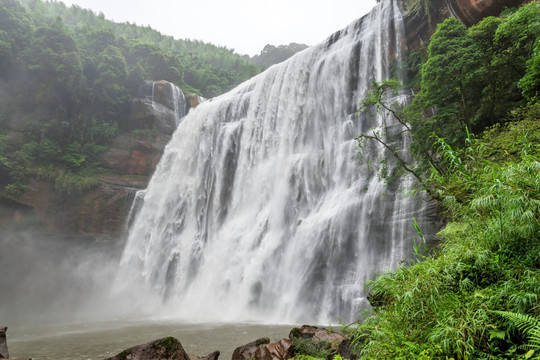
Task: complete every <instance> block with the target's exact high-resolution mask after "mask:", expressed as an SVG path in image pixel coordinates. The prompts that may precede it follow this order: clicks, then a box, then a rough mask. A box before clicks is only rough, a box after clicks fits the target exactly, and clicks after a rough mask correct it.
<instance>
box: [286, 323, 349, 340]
mask: <svg viewBox="0 0 540 360" xmlns="http://www.w3.org/2000/svg"><path fill="white" fill-rule="evenodd" d="M294 338H298V339H312V340H313V341H328V342H329V343H336V344H340V343H341V342H342V341H343V340H344V339H345V337H344V336H343V335H341V334H338V333H336V332H333V331H331V330H328V329H325V328H320V327H317V326H310V325H303V326H302V327H300V328H294V329H292V330H291V332H290V333H289V339H291V340H293V339H294Z"/></svg>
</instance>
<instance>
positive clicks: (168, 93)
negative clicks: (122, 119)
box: [130, 80, 188, 135]
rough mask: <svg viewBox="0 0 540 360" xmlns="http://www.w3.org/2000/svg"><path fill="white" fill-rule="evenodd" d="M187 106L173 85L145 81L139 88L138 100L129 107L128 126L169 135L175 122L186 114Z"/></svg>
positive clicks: (181, 94)
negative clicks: (129, 117) (129, 118)
mask: <svg viewBox="0 0 540 360" xmlns="http://www.w3.org/2000/svg"><path fill="white" fill-rule="evenodd" d="M187 106H188V103H187V99H186V96H185V95H184V93H183V92H182V90H180V89H179V88H178V87H176V86H175V85H174V84H172V83H170V82H167V81H163V80H160V81H150V80H147V81H145V82H144V83H143V84H142V85H141V86H140V87H139V98H137V99H135V100H133V103H132V105H131V121H130V125H131V126H132V127H133V128H135V129H156V130H157V131H159V132H160V133H162V134H167V135H171V134H172V133H173V132H174V130H176V126H177V125H178V124H177V120H179V119H180V118H181V117H183V116H184V115H185V114H186V113H187Z"/></svg>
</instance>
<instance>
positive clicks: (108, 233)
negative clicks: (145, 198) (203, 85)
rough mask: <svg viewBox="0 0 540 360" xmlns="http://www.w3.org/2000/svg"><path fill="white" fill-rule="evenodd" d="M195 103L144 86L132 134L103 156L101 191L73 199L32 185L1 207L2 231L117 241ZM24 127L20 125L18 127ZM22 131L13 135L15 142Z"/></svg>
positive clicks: (159, 86)
mask: <svg viewBox="0 0 540 360" xmlns="http://www.w3.org/2000/svg"><path fill="white" fill-rule="evenodd" d="M197 104H198V98H197V97H193V98H190V97H187V96H185V95H184V94H183V93H182V91H181V90H180V89H179V88H178V87H176V86H175V85H173V84H171V83H169V82H167V81H145V82H144V83H143V84H142V85H141V86H140V88H139V94H138V97H137V98H135V99H134V100H133V102H132V106H131V115H130V120H129V124H128V126H129V130H130V131H128V132H124V133H122V134H121V135H119V136H118V137H117V138H116V139H115V140H114V141H113V143H112V145H111V147H110V148H109V149H108V150H107V151H106V152H105V153H104V154H103V156H102V159H101V165H102V167H103V168H105V169H107V171H105V172H104V173H103V174H101V175H99V184H98V186H97V187H95V188H93V189H91V190H89V191H86V192H84V193H83V194H80V195H77V196H72V195H65V194H61V193H59V192H58V191H56V190H55V188H54V185H53V184H51V183H50V182H48V181H47V180H45V179H32V180H31V181H30V183H29V185H28V187H27V190H26V192H25V193H24V194H23V195H22V196H21V197H20V198H18V199H17V200H16V201H13V200H6V199H4V200H2V201H0V225H2V223H3V224H4V225H9V226H10V227H15V228H26V227H29V226H34V227H37V228H38V229H39V230H40V232H44V233H46V234H54V235H60V234H61V235H66V236H78V237H91V238H113V239H116V238H119V237H120V235H121V233H122V232H123V230H124V226H125V223H126V218H127V216H128V214H129V210H130V208H131V203H132V200H133V198H134V196H135V193H136V192H137V191H138V190H140V189H144V188H145V187H146V185H147V184H148V181H149V180H150V177H151V176H152V174H153V172H154V170H155V168H156V165H157V163H158V162H159V159H160V157H161V154H162V153H163V149H164V148H165V145H166V144H167V143H168V141H169V139H170V137H171V134H172V133H173V132H174V130H175V129H176V127H177V125H178V122H179V121H180V119H181V118H182V117H183V116H184V115H185V114H186V113H187V111H188V109H189V108H190V107H193V106H196V105H197ZM14 123H15V124H18V126H19V127H20V124H21V122H20V121H14ZM21 131H24V129H18V128H14V129H11V130H10V132H9V133H10V134H14V135H12V137H13V138H16V136H15V135H17V134H18V133H19V132H21Z"/></svg>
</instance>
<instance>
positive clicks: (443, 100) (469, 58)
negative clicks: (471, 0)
mask: <svg viewBox="0 0 540 360" xmlns="http://www.w3.org/2000/svg"><path fill="white" fill-rule="evenodd" d="M480 65H481V55H480V51H479V48H478V47H477V46H476V44H475V43H474V41H473V40H472V39H471V37H470V36H469V35H468V34H467V28H466V27H465V26H464V25H463V24H462V23H461V22H460V21H459V20H458V19H456V18H449V19H446V20H445V21H444V22H443V23H441V24H439V25H438V26H437V31H436V32H435V33H434V34H433V36H432V37H431V40H430V43H429V46H428V58H427V61H426V63H425V64H424V65H423V66H422V81H421V91H420V94H419V96H417V97H416V98H415V101H416V103H417V104H418V105H419V106H420V107H421V109H422V110H424V111H427V110H431V111H432V112H433V115H432V116H431V117H430V119H429V121H424V122H423V124H421V126H419V127H418V128H419V129H418V130H419V131H420V133H421V137H422V138H423V139H426V140H427V139H428V138H429V137H430V136H431V135H432V134H436V135H438V136H440V137H443V138H445V139H446V140H447V141H448V142H449V143H450V144H451V145H452V146H453V145H457V144H461V143H462V140H463V138H464V137H465V136H466V130H465V128H466V127H468V128H469V129H472V128H473V126H472V124H471V119H472V116H473V113H474V109H472V104H471V99H474V98H475V95H476V94H475V93H474V92H473V89H474V86H472V85H473V83H474V81H475V80H476V79H475V78H476V76H477V75H478V70H477V69H478V68H479V67H480ZM441 131H444V133H442V132H441Z"/></svg>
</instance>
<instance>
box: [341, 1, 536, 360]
mask: <svg viewBox="0 0 540 360" xmlns="http://www.w3.org/2000/svg"><path fill="white" fill-rule="evenodd" d="M539 34H540V4H539V3H537V2H533V3H531V4H529V5H525V6H522V7H521V8H519V9H517V10H511V11H507V12H505V13H504V14H503V15H502V16H501V17H489V18H486V19H484V20H483V21H481V22H480V23H479V24H477V25H475V26H473V27H471V28H469V29H467V28H465V27H464V26H463V25H462V24H461V23H460V22H459V21H457V20H456V19H453V18H451V19H448V20H446V21H445V22H444V23H442V24H440V25H439V26H438V29H437V31H436V33H435V34H434V35H433V37H432V39H431V41H430V44H429V46H428V48H427V52H426V59H425V61H424V63H423V65H422V66H421V72H420V75H421V80H420V91H419V93H418V95H417V96H416V97H415V99H414V101H413V103H412V104H411V105H410V106H409V107H406V108H405V109H399V108H398V107H396V105H395V104H387V103H386V102H385V99H387V97H386V95H387V94H388V93H392V92H397V91H399V89H398V87H399V83H398V82H397V81H395V80H391V81H386V82H383V83H381V84H374V85H375V87H374V90H373V92H372V93H371V94H370V96H369V97H368V98H367V99H366V100H365V101H364V108H363V110H368V109H370V108H373V107H375V108H377V109H378V110H379V113H382V114H383V116H387V117H392V119H393V120H392V122H393V123H395V122H396V120H397V124H398V125H397V126H398V129H399V128H400V129H401V130H399V131H397V132H398V133H401V132H402V131H404V132H407V133H408V134H409V136H410V137H411V140H412V148H413V151H414V153H415V155H416V157H415V159H404V158H399V156H400V154H399V153H398V152H397V151H395V149H394V148H392V142H391V141H389V142H387V140H388V139H389V138H388V136H389V137H390V140H391V137H392V136H393V134H394V133H395V132H396V129H395V126H394V127H392V128H388V129H390V130H388V129H387V128H384V127H383V128H381V129H378V130H375V131H374V132H373V133H372V134H368V135H367V136H361V137H360V138H359V140H361V141H370V140H376V141H379V142H381V143H382V142H384V143H385V144H386V145H387V146H388V147H387V150H388V152H387V153H388V154H389V156H392V155H393V156H396V157H398V160H400V159H401V161H402V163H401V162H400V161H398V164H400V165H402V168H407V167H408V170H407V171H409V172H411V173H413V174H414V175H415V176H416V177H417V179H418V180H419V182H420V183H421V186H422V187H423V188H424V189H426V190H429V192H430V193H431V194H432V195H433V196H434V197H436V198H437V199H439V200H440V201H441V203H442V205H443V207H444V209H445V216H446V217H447V219H448V224H447V225H446V227H445V228H444V229H443V230H442V231H441V232H440V233H439V237H440V245H439V246H437V247H435V248H434V250H433V249H432V250H431V252H430V253H426V252H421V251H420V249H419V248H418V247H417V248H416V249H415V251H416V257H415V259H414V260H410V261H408V262H407V263H406V264H405V265H404V266H402V267H399V268H398V269H396V270H395V271H391V272H388V273H385V274H382V275H381V276H379V277H378V278H377V279H376V280H374V281H372V282H371V283H370V284H369V288H370V299H369V300H370V303H371V304H372V305H373V313H370V314H367V320H365V321H364V322H363V323H362V324H352V325H351V326H350V327H348V331H349V332H350V334H351V336H352V337H353V340H354V344H355V346H356V350H357V351H358V353H359V355H360V356H361V358H363V359H516V358H523V359H525V358H540V350H539V347H538V346H539V344H540V341H539V339H540V338H538V337H537V336H538V334H540V333H539V331H540V329H539V328H538V323H539V316H540V314H539V312H540V281H539V280H538V279H540V234H539V232H540V222H539V220H540V218H539V217H540V161H539V159H540V120H539V119H540V104H539V103H538V101H537V99H538V96H539V91H540V88H539V87H538V84H539V83H538V79H540V71H539V66H538V64H539V62H538V42H539V38H540V37H539ZM389 121H390V120H389ZM472 133H477V134H481V135H480V136H479V137H475V136H473V135H472ZM391 154H392V155H391ZM426 165H427V166H426ZM411 221H412V220H411ZM426 251H427V250H426Z"/></svg>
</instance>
